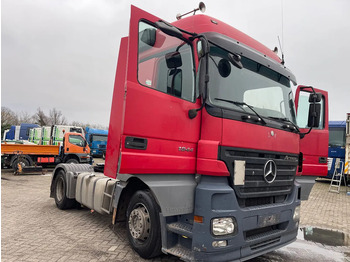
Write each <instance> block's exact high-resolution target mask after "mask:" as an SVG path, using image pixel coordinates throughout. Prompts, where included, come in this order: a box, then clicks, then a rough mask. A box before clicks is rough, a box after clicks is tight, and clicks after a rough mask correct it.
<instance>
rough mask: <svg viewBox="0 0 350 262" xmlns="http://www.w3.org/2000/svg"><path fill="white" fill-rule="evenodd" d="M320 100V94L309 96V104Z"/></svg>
mask: <svg viewBox="0 0 350 262" xmlns="http://www.w3.org/2000/svg"><path fill="white" fill-rule="evenodd" d="M321 100H322V94H321V93H311V94H310V96H309V103H319V102H321Z"/></svg>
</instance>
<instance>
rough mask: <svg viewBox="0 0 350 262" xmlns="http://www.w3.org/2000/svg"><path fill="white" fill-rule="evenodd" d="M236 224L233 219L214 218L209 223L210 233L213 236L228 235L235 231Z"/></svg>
mask: <svg viewBox="0 0 350 262" xmlns="http://www.w3.org/2000/svg"><path fill="white" fill-rule="evenodd" d="M236 227H237V223H236V220H235V219H234V218H233V217H220V218H214V219H213V220H212V221H211V231H212V233H213V235H215V236H223V235H230V234H233V233H234V232H236V231H237V229H236Z"/></svg>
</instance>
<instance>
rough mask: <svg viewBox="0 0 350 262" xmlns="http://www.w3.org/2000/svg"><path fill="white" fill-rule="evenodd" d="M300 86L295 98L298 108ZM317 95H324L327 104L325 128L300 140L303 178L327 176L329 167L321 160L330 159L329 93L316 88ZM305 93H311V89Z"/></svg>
mask: <svg viewBox="0 0 350 262" xmlns="http://www.w3.org/2000/svg"><path fill="white" fill-rule="evenodd" d="M300 87H303V86H298V88H297V91H296V96H295V107H296V108H298V102H299V92H300ZM314 89H315V91H316V92H317V93H322V95H323V97H324V102H325V111H324V114H325V115H324V123H325V126H324V127H323V128H322V129H316V128H314V129H312V130H311V133H309V134H307V135H306V136H305V137H304V138H303V139H301V140H300V152H302V153H303V171H302V174H301V175H303V176H327V172H328V167H327V163H324V164H320V163H319V158H320V157H325V158H326V159H327V157H328V139H329V131H328V121H329V120H328V93H327V92H326V91H323V90H320V89H316V88H314ZM304 90H305V89H304ZM305 91H309V92H311V88H308V89H306V90H305ZM308 130H309V129H305V128H302V129H300V131H301V132H302V133H306V132H307V131H308Z"/></svg>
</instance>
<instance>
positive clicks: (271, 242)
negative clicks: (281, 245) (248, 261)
mask: <svg viewBox="0 0 350 262" xmlns="http://www.w3.org/2000/svg"><path fill="white" fill-rule="evenodd" d="M280 239H281V237H276V238H273V239H269V240H265V241H262V242H260V243H256V244H254V245H251V246H250V248H251V250H258V249H261V248H265V247H268V246H272V245H274V244H277V243H278V242H279V241H280Z"/></svg>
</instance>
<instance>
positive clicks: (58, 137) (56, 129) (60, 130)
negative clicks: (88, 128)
mask: <svg viewBox="0 0 350 262" xmlns="http://www.w3.org/2000/svg"><path fill="white" fill-rule="evenodd" d="M51 130H52V131H51V137H52V142H51V144H52V145H58V144H59V143H62V141H63V136H64V133H65V132H75V133H80V134H82V135H83V136H84V129H83V128H82V127H79V126H64V125H54V126H52V129H51Z"/></svg>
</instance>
